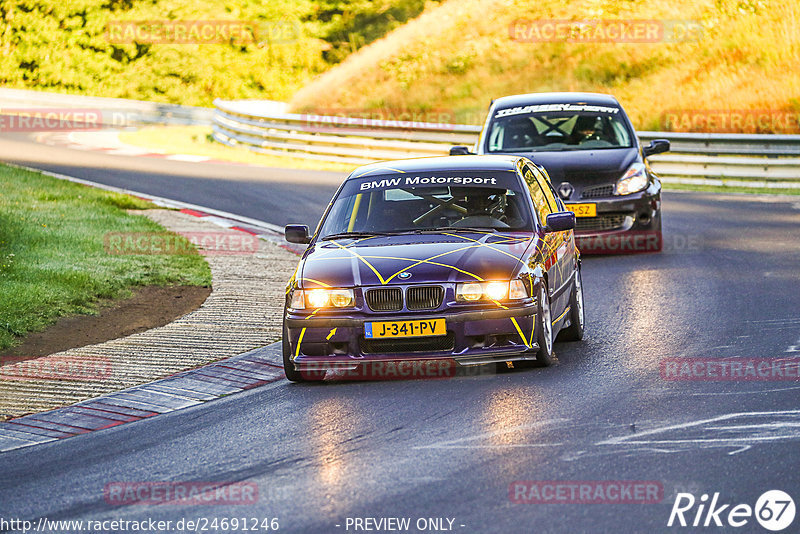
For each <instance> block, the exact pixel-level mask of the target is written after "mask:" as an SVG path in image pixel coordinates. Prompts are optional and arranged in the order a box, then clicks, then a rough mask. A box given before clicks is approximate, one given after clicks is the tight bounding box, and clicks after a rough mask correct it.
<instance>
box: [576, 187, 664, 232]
mask: <svg viewBox="0 0 800 534" xmlns="http://www.w3.org/2000/svg"><path fill="white" fill-rule="evenodd" d="M654 189H655V188H653V187H651V188H648V189H645V190H644V191H641V192H639V193H633V194H630V195H625V196H614V197H604V198H594V199H591V200H585V201H578V202H566V204H567V205H570V204H587V203H589V204H595V206H596V207H597V216H596V217H578V218H576V221H575V222H576V224H575V236H576V237H579V238H580V237H592V236H598V235H608V234H613V233H621V232H637V231H648V230H655V227H656V226H657V224H658V222H659V216H660V213H661V190H660V188H658V189H655V190H654Z"/></svg>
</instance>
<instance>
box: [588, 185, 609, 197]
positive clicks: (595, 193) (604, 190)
mask: <svg viewBox="0 0 800 534" xmlns="http://www.w3.org/2000/svg"><path fill="white" fill-rule="evenodd" d="M613 194H614V184H606V185H595V186H593V187H587V188H585V189H584V190H583V192H582V193H581V198H599V197H610V196H612V195H613Z"/></svg>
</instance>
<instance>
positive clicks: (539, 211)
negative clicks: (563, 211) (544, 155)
mask: <svg viewBox="0 0 800 534" xmlns="http://www.w3.org/2000/svg"><path fill="white" fill-rule="evenodd" d="M523 173H524V177H525V183H527V184H528V189H529V190H530V192H531V199H533V205H534V207H535V208H536V216H537V218H538V219H539V223H540V224H541V225H542V226H544V224H545V221H546V220H547V216H548V215H549V214H550V213H552V210H551V208H550V205H549V204H548V202H547V197H546V196H545V194H544V192H543V191H542V188H541V186H540V185H539V181H538V179H537V177H536V175H535V174H534V173H533V169H532V168H531V167H530V166H529V165H525V167H524V168H523Z"/></svg>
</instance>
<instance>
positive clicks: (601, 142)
mask: <svg viewBox="0 0 800 534" xmlns="http://www.w3.org/2000/svg"><path fill="white" fill-rule="evenodd" d="M631 146H633V144H632V136H631V133H630V131H629V130H628V127H627V125H626V123H625V120H624V118H623V115H622V110H620V108H615V107H604V106H587V105H562V104H548V105H543V106H525V107H517V108H507V109H499V110H496V111H495V115H494V117H493V118H492V123H491V127H490V129H489V135H488V136H487V138H486V151H487V152H489V153H503V152H543V151H562V150H597V149H604V148H629V147H631Z"/></svg>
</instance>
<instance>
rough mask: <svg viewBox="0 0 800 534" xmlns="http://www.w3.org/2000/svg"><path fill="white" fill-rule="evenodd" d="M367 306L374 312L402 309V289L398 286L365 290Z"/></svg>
mask: <svg viewBox="0 0 800 534" xmlns="http://www.w3.org/2000/svg"><path fill="white" fill-rule="evenodd" d="M367 306H369V309H370V310H372V311H376V312H384V311H398V310H402V309H403V291H402V290H401V289H400V288H399V287H381V288H378V289H369V290H367Z"/></svg>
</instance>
